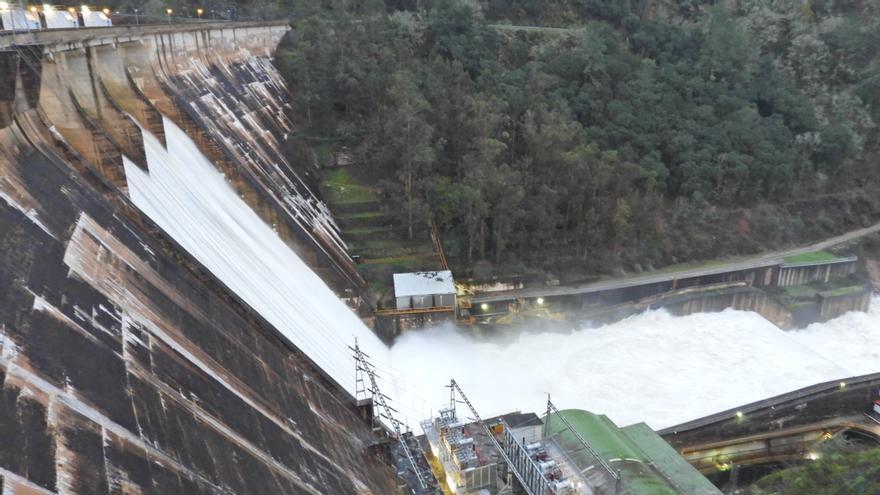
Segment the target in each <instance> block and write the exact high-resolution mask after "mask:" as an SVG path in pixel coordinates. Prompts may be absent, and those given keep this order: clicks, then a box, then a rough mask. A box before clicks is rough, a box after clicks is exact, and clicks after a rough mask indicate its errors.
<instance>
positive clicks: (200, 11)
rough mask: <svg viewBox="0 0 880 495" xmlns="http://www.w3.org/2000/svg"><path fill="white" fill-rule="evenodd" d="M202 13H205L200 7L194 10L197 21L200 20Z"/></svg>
mask: <svg viewBox="0 0 880 495" xmlns="http://www.w3.org/2000/svg"><path fill="white" fill-rule="evenodd" d="M204 13H205V11H204V10H203V9H202V8H201V7H199V8H197V9H196V15H197V16H198V17H199V19H201V18H202V14H204Z"/></svg>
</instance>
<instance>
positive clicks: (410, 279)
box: [394, 270, 455, 309]
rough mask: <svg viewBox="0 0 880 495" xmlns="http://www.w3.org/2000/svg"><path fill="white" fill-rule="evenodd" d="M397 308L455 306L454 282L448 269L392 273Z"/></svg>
mask: <svg viewBox="0 0 880 495" xmlns="http://www.w3.org/2000/svg"><path fill="white" fill-rule="evenodd" d="M394 297H395V298H396V299H397V309H416V308H436V307H452V306H455V283H454V281H453V279H452V272H451V271H449V270H443V271H436V272H413V273H395V274H394Z"/></svg>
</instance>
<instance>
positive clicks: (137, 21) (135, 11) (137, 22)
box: [134, 9, 141, 24]
mask: <svg viewBox="0 0 880 495" xmlns="http://www.w3.org/2000/svg"><path fill="white" fill-rule="evenodd" d="M134 23H135V24H140V23H141V22H140V21H139V20H138V9H134Z"/></svg>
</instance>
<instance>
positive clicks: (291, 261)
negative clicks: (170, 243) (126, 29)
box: [124, 118, 388, 393]
mask: <svg viewBox="0 0 880 495" xmlns="http://www.w3.org/2000/svg"><path fill="white" fill-rule="evenodd" d="M163 127H164V131H165V141H166V143H167V149H166V148H165V147H164V146H163V145H162V143H160V142H159V140H158V139H156V137H155V136H153V135H152V134H150V133H149V131H147V130H146V129H143V135H144V148H145V151H146V158H147V163H148V167H149V172H144V171H143V170H142V169H141V168H139V167H138V166H137V165H136V164H134V163H133V162H132V161H131V160H129V159H128V158H127V157H126V158H124V164H125V174H126V178H127V182H128V188H129V193H130V196H131V199H132V201H133V202H134V203H135V205H137V207H138V208H140V209H141V210H142V211H143V212H144V213H145V214H146V215H147V216H149V217H150V218H151V219H152V220H153V221H154V222H156V223H157V224H158V225H159V226H160V227H161V228H162V229H163V230H165V232H167V233H168V235H170V236H171V237H172V238H174V240H175V241H177V242H178V243H179V244H180V245H181V246H182V247H183V248H184V249H186V251H188V252H189V253H190V254H192V255H193V256H194V257H195V258H196V259H197V260H198V261H199V262H201V263H202V264H203V265H205V267H206V268H207V269H208V270H210V271H211V273H213V274H214V275H215V276H216V277H217V278H218V279H219V280H220V281H221V282H222V283H224V284H225V285H226V286H227V287H228V288H229V289H230V290H232V291H233V292H235V293H236V294H237V295H238V296H239V297H241V299H242V300H244V301H245V302H246V303H247V304H248V305H250V306H251V307H252V308H254V309H255V310H256V311H257V312H258V313H260V314H261V315H262V316H263V317H264V318H266V320H268V321H269V323H271V324H272V325H273V326H274V327H275V328H276V329H278V331H279V332H281V334H282V335H283V336H284V337H285V338H286V339H287V340H289V341H290V343H292V344H293V345H294V346H296V347H297V348H299V349H300V350H302V351H303V352H304V353H305V354H306V355H307V356H309V357H310V358H311V359H312V360H313V361H314V362H315V363H316V364H317V365H318V366H319V367H320V368H321V369H323V370H324V371H325V372H326V373H327V374H328V375H329V376H330V377H331V378H333V379H334V380H336V382H337V383H339V384H341V385H342V386H343V387H345V388H346V389H347V390H349V392H351V393H353V392H354V383H353V377H354V374H355V373H354V371H355V368H354V361H353V358H352V355H351V351H350V350H349V348H348V347H349V346H352V345H353V344H354V342H355V339H357V341H358V344H359V345H360V347H361V348H362V349H363V350H364V351H365V352H366V353H367V354H369V355H370V356H371V358H373V359H375V360H377V361H378V362H387V359H388V356H387V355H388V349H387V347H386V346H385V345H384V344H383V343H382V342H381V341H380V340H379V339H378V338H377V337H376V336H375V334H373V332H372V331H370V330H369V329H368V328H367V327H366V326H364V324H363V323H362V322H361V321H360V319H359V318H358V317H357V316H356V315H355V314H354V313H353V312H352V311H351V310H350V309H349V308H348V307H347V306H346V305H345V304H344V303H343V302H342V301H341V300H340V299H339V298H338V297H337V296H336V295H335V294H334V293H333V292H332V291H331V290H330V288H329V287H328V286H327V285H326V284H325V283H324V282H323V281H322V280H321V279H320V278H319V277H318V276H317V275H316V274H315V273H314V272H312V270H311V269H309V267H308V266H306V264H305V263H304V262H303V261H302V260H301V259H300V258H299V257H298V256H297V255H296V253H294V252H293V251H292V250H291V249H290V248H289V247H288V246H287V245H286V244H285V243H284V241H283V240H282V239H281V238H280V237H279V236H278V235H277V234H276V233H275V232H274V231H273V230H272V228H271V227H269V226H268V225H267V224H266V223H265V222H264V221H263V220H262V219H261V218H260V217H259V216H258V215H257V214H256V213H254V211H253V210H252V209H251V208H250V207H249V206H248V205H247V204H246V203H245V202H244V201H243V200H241V199H240V198H239V197H238V195H237V194H236V193H235V191H234V190H233V189H232V186H230V185H229V184H228V183H227V181H226V179H225V177H224V176H223V175H222V174H221V173H219V172H218V171H217V170H216V169H215V168H214V166H213V165H212V164H211V162H210V161H209V160H208V159H207V158H206V157H205V156H204V155H203V154H202V153H201V152H200V151H199V149H198V147H197V146H196V144H195V143H194V142H193V141H192V139H190V138H189V137H188V136H187V135H186V133H184V131H183V130H181V129H180V128H179V127H178V126H177V125H176V124H174V123H173V122H172V121H171V120H169V119H167V118H163Z"/></svg>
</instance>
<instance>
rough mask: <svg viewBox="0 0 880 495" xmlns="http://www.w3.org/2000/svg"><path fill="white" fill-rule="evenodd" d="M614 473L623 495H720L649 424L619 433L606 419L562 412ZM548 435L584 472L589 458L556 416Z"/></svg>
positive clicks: (549, 419)
mask: <svg viewBox="0 0 880 495" xmlns="http://www.w3.org/2000/svg"><path fill="white" fill-rule="evenodd" d="M559 414H560V415H562V416H563V417H564V418H565V419H566V420H568V422H569V423H570V424H571V426H572V427H573V428H574V430H575V431H576V432H577V433H578V434H579V435H580V436H581V437H582V438H583V439H585V440H586V441H587V443H589V445H590V446H591V447H592V448H593V450H594V451H595V452H596V453H597V454H598V455H599V456H600V457H602V458H603V459H604V460H605V462H606V463H607V464H609V465H610V466H611V467H612V469H614V470H616V471H617V472H618V473H619V474H620V484H619V487H618V492H617V493H618V494H619V495H675V494H688V495H720V494H721V491H720V490H718V488H716V487H715V486H714V485H713V484H712V483H710V482H709V480H707V479H706V478H705V477H703V475H702V474H700V472H699V471H697V470H696V469H694V468H693V467H692V466H691V465H690V464H688V462H687V461H685V460H684V458H682V457H681V456H680V455H679V454H678V452H677V451H676V450H675V449H673V448H672V447H671V446H670V445H669V444H668V443H666V441H665V440H663V439H662V438H661V437H660V436H659V435H658V434H657V433H656V432H654V430H652V429H651V428H650V427H649V426H648V425H646V424H645V423H637V424H634V425H630V426H627V427H624V428H620V427H618V426H617V425H616V424H614V422H613V421H611V420H610V419H609V418H608V417H607V416H605V415H598V414H593V413H591V412H587V411H583V410H578V409H567V410H563V411H560V412H559ZM544 421H545V431H546V432H547V433H548V434H550V435H552V436H553V437H554V440H555V441H556V443H557V444H558V445H559V446H560V447H562V448H563V449H564V450H566V451H567V452H568V453H569V456H570V458H571V459H572V460H573V461H574V463H575V464H576V465H577V467H578V469H580V470H582V472H583V470H585V469H588V468H589V467H590V466H589V464H590V461H593V462H596V461H594V460H592V459H591V458H590V456H585V455H583V450H584V449H583V447H582V445H581V443H580V440H579V439H578V438H577V437H576V436H575V435H574V434H572V433H571V431H570V430H569V429H568V428H566V427H565V426H564V424H563V422H562V421H560V420H559V419H558V418H557V417H556V414H551V415H549V416H548V417H546V418H544Z"/></svg>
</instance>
